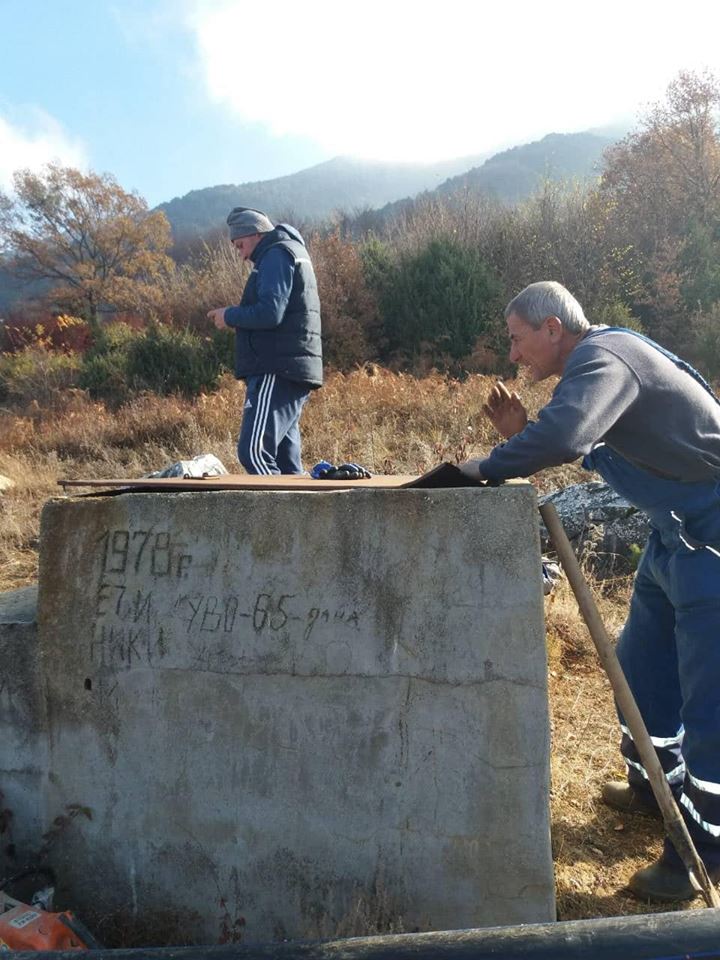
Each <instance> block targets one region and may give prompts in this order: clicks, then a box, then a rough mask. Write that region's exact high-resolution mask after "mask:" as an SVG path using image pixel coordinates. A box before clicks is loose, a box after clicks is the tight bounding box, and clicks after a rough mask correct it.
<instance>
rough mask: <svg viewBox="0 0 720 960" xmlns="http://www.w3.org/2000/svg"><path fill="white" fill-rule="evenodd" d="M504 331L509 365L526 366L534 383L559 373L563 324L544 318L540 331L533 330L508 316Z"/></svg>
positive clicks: (514, 316)
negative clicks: (506, 338)
mask: <svg viewBox="0 0 720 960" xmlns="http://www.w3.org/2000/svg"><path fill="white" fill-rule="evenodd" d="M507 328H508V334H509V336H510V362H511V363H519V364H521V365H522V366H525V367H528V369H529V371H530V377H531V379H532V380H533V381H534V382H535V383H538V382H539V381H540V380H545V379H546V378H547V377H551V376H553V374H560V373H562V356H561V351H560V342H561V337H562V324H561V323H560V321H559V320H558V319H557V317H546V319H545V320H543V323H542V326H541V327H540V329H539V330H535V328H534V327H531V326H530V324H529V323H527V321H525V320H522V319H521V318H520V317H519V316H518V315H517V314H515V313H511V314H510V316H509V317H508V318H507Z"/></svg>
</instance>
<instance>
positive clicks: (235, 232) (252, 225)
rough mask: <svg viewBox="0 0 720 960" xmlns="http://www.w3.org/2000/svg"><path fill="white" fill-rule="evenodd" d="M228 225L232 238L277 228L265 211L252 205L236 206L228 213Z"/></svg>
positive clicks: (268, 231) (267, 231)
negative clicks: (262, 211)
mask: <svg viewBox="0 0 720 960" xmlns="http://www.w3.org/2000/svg"><path fill="white" fill-rule="evenodd" d="M227 225H228V227H230V239H231V240H236V239H237V238H238V237H249V236H252V234H254V233H270V231H271V230H274V229H275V228H274V227H273V225H272V222H271V221H270V220H269V219H268V218H267V217H266V216H265V214H264V213H261V212H260V211H259V210H253V209H252V208H251V207H235V208H234V209H233V210H231V211H230V213H229V214H228V218H227Z"/></svg>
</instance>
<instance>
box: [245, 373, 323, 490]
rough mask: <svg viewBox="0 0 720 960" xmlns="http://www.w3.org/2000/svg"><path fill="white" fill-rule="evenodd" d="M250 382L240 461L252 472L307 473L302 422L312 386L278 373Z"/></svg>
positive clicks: (246, 396)
mask: <svg viewBox="0 0 720 960" xmlns="http://www.w3.org/2000/svg"><path fill="white" fill-rule="evenodd" d="M246 385H247V390H246V394H245V407H244V410H243V421H242V426H241V428H240V437H239V439H238V459H239V460H240V463H241V464H242V465H243V467H245V469H246V470H247V472H248V473H252V474H278V473H283V474H297V473H303V466H302V460H301V443H300V428H299V421H300V414H301V413H302V410H303V407H304V406H305V403H306V401H307V398H308V396H309V393H310V388H309V387H308V385H307V384H303V383H296V382H295V381H293V380H286V379H285V378H284V377H280V376H277V375H276V374H274V373H268V374H265V375H264V376H261V377H248V379H247V381H246Z"/></svg>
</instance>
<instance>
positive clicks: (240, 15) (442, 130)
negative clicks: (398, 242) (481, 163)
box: [0, 0, 720, 204]
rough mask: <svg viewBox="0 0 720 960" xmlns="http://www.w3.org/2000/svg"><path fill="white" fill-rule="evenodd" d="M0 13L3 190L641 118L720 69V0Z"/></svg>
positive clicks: (195, 0)
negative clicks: (44, 173)
mask: <svg viewBox="0 0 720 960" xmlns="http://www.w3.org/2000/svg"><path fill="white" fill-rule="evenodd" d="M505 7H506V8H507V9H505ZM0 18H1V19H0V25H1V27H2V30H1V32H0V187H4V188H8V187H9V185H10V180H11V173H12V170H14V169H17V168H18V167H24V166H31V167H38V166H41V165H42V164H43V163H45V162H48V161H49V160H59V161H60V162H62V163H66V164H69V165H74V166H80V167H83V168H92V169H94V170H97V171H107V172H110V173H112V174H113V175H114V176H115V177H116V178H117V179H118V181H119V182H120V183H121V184H122V186H124V187H125V188H127V189H136V190H138V191H139V192H140V193H141V194H142V195H143V196H144V197H145V198H146V199H147V200H148V202H149V203H150V204H155V203H159V202H161V201H162V200H169V199H171V198H172V197H173V196H176V195H179V194H183V193H186V192H187V191H189V190H191V189H196V188H202V187H205V186H212V185H215V184H218V183H242V182H245V181H248V180H265V179H269V178H271V177H276V176H281V175H283V174H287V173H292V172H294V171H296V170H299V169H302V168H303V167H307V166H310V165H312V164H314V163H318V162H320V161H322V160H325V159H329V158H330V157H332V156H335V155H337V154H342V153H346V154H354V155H363V156H368V157H374V158H377V159H390V160H405V161H407V160H417V161H422V162H429V161H433V160H438V159H445V158H449V157H454V156H464V155H468V154H472V153H481V152H486V151H490V150H497V149H502V148H503V147H506V146H510V145H512V144H516V143H523V142H527V141H528V140H532V139H536V138H538V137H540V136H543V135H544V134H545V133H549V132H553V131H556V132H569V131H572V130H582V129H587V128H589V127H595V126H602V125H606V124H614V123H622V122H628V121H631V120H632V119H633V118H634V117H636V116H637V114H638V112H642V110H643V109H646V108H647V105H648V104H649V103H650V102H652V101H654V100H658V99H660V98H661V97H662V95H663V92H664V89H665V87H666V85H667V83H668V82H669V81H670V80H671V79H672V78H673V76H674V75H675V74H676V73H677V71H678V70H679V69H694V70H700V69H704V68H709V69H711V70H714V71H715V72H716V73H720V53H718V50H720V47H719V46H718V44H717V37H718V36H720V4H709V3H705V2H700V0H686V2H685V3H683V4H682V5H681V6H678V5H677V4H676V3H666V2H664V0H655V2H649V0H647V2H646V0H631V2H627V0H625V2H622V3H621V2H618V0H606V2H605V3H604V4H603V5H599V4H592V5H591V4H582V3H578V2H577V0H574V2H570V0H546V2H545V3H543V4H538V3H536V2H530V0H516V2H515V3H513V4H506V5H504V7H503V8H501V5H500V4H498V3H495V2H493V3H492V4H491V3H485V2H481V0H444V2H443V3H442V4H440V3H438V2H437V0H433V2H432V3H431V2H429V0H363V3H362V4H359V3H355V2H354V0H304V2H303V3H301V4H298V3H297V0H260V2H257V3H252V2H251V0H174V2H172V3H171V2H169V0H144V2H143V0H0Z"/></svg>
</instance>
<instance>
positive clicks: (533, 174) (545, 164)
mask: <svg viewBox="0 0 720 960" xmlns="http://www.w3.org/2000/svg"><path fill="white" fill-rule="evenodd" d="M615 142H616V141H615V139H613V138H612V137H608V136H601V135H599V134H596V133H549V134H548V135H547V136H546V137H543V138H542V140H535V141H534V142H533V143H525V144H523V145H522V146H519V147H512V149H510V150H503V151H502V153H496V154H495V155H494V156H492V157H490V158H489V159H488V160H486V161H485V162H484V163H483V164H482V165H481V166H478V167H474V168H473V169H472V170H468V171H467V172H465V173H462V174H460V175H459V176H454V177H450V178H449V179H447V180H446V181H445V182H444V183H442V184H440V186H439V187H438V188H437V190H436V191H435V192H436V193H437V194H438V195H440V196H442V195H447V194H450V193H457V192H459V191H465V190H469V191H471V192H479V193H485V194H489V195H491V196H494V197H496V198H497V199H498V200H502V201H505V202H509V203H513V202H517V201H518V200H522V199H523V198H525V197H528V196H530V194H531V193H533V192H534V191H535V190H536V189H537V187H538V186H539V184H540V183H541V181H542V180H569V179H572V180H587V179H589V178H592V177H598V176H599V175H600V173H601V168H602V156H603V153H604V152H605V150H607V148H608V147H610V146H611V145H612V144H613V143H615Z"/></svg>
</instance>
